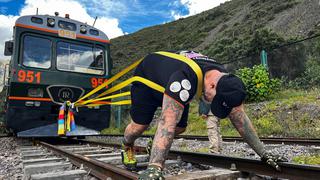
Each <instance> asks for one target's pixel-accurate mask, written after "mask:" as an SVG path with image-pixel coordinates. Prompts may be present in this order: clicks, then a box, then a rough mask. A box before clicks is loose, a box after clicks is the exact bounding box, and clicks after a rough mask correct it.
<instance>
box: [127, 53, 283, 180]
mask: <svg viewBox="0 0 320 180" xmlns="http://www.w3.org/2000/svg"><path fill="white" fill-rule="evenodd" d="M194 62H195V63H194ZM194 64H196V66H197V67H195V65H194ZM199 71H201V72H199ZM202 75H203V78H202ZM135 76H141V77H143V78H146V79H148V80H150V81H153V82H155V83H157V84H159V85H161V86H163V87H164V88H165V91H164V93H163V94H162V93H160V92H157V91H155V90H153V89H151V88H150V87H148V86H146V85H144V84H142V83H134V84H133V85H132V87H131V100H132V106H131V110H130V114H131V117H132V120H133V121H132V122H131V123H130V124H129V125H128V126H127V128H126V130H125V133H124V140H123V151H122V159H123V163H124V164H125V165H126V166H127V167H128V168H132V167H134V166H135V165H136V159H135V156H134V152H133V148H132V147H133V145H134V141H135V140H136V139H137V138H138V137H139V136H140V135H141V134H142V133H143V132H144V130H146V129H147V128H148V125H149V123H150V122H151V121H152V119H153V115H154V112H155V110H156V109H157V107H159V106H162V113H161V117H160V119H159V122H158V127H157V131H156V134H155V137H154V140H153V146H152V150H151V156H150V161H149V166H148V168H147V170H145V171H144V172H143V173H142V174H141V175H140V177H139V179H163V176H162V169H163V168H164V162H165V160H166V157H167V155H168V152H169V150H170V147H171V144H172V141H173V138H174V136H175V135H178V134H180V133H182V132H184V131H185V128H186V126H187V119H188V109H189V102H190V101H191V100H192V98H193V97H194V96H195V94H197V92H199V87H200V89H201V84H202V83H203V89H202V91H203V96H204V100H205V101H207V103H210V104H211V111H212V113H213V114H214V115H215V116H217V117H218V118H225V117H227V116H228V117H229V118H230V120H231V122H232V123H233V125H234V126H235V127H236V129H237V130H238V131H239V133H240V135H241V136H242V137H243V138H244V140H246V142H247V143H248V144H249V145H250V146H251V147H252V148H253V149H254V150H255V152H257V154H258V155H260V157H262V159H263V160H264V161H266V162H268V163H269V164H270V165H272V166H273V167H275V168H279V166H278V165H277V161H278V160H279V158H278V157H275V156H273V155H271V154H269V153H267V152H266V151H265V149H264V146H263V144H262V143H261V142H260V140H259V138H258V136H257V134H256V132H255V130H254V128H253V126H252V123H251V121H250V120H249V118H248V116H247V115H246V113H245V112H244V108H243V104H242V103H243V101H244V99H245V96H246V92H245V87H244V85H243V83H242V81H241V80H240V79H239V78H238V77H236V76H234V75H232V74H228V72H227V71H226V70H225V69H224V68H223V66H221V65H220V64H218V63H216V62H215V61H213V60H211V59H209V58H208V57H207V56H204V55H202V54H199V53H196V52H193V51H182V52H179V53H178V55H177V54H174V53H169V52H156V53H152V54H149V55H148V56H146V57H145V58H144V59H143V61H142V62H141V63H140V64H139V66H138V67H137V68H136V71H135ZM200 92H201V91H200Z"/></svg>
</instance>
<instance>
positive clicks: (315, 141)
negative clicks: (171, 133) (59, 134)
mask: <svg viewBox="0 0 320 180" xmlns="http://www.w3.org/2000/svg"><path fill="white" fill-rule="evenodd" d="M94 136H97V137H99V136H101V137H104V136H113V137H121V136H123V135H119V134H105V135H94ZM140 137H144V138H152V137H153V136H152V135H142V136H140ZM181 138H183V139H188V140H195V139H196V140H199V141H209V139H208V136H197V135H179V136H175V139H181ZM222 140H223V141H225V142H234V141H240V142H243V141H244V140H243V138H242V137H233V136H224V137H222ZM260 140H261V141H262V142H263V143H265V144H288V145H289V144H291V145H293V144H297V145H304V146H311V145H317V146H319V145H320V139H319V138H293V137H288V138H278V137H274V138H266V137H260Z"/></svg>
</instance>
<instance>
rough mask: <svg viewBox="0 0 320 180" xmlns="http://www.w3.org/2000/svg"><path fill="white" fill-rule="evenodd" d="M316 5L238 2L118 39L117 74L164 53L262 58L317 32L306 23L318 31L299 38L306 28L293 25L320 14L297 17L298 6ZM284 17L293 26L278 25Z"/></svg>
mask: <svg viewBox="0 0 320 180" xmlns="http://www.w3.org/2000/svg"><path fill="white" fill-rule="evenodd" d="M312 3H315V2H314V0H312V1H301V0H283V1H277V0H268V1H266V0H233V1H230V2H226V3H224V4H222V5H220V6H218V7H216V8H213V9H211V10H208V11H205V12H203V13H200V14H198V15H195V16H191V17H187V18H181V19H179V20H177V21H173V22H170V23H166V24H162V25H157V26H153V27H149V28H145V29H142V30H140V31H138V32H136V33H133V34H129V35H125V36H121V37H118V38H115V39H112V40H111V42H112V47H111V50H112V51H111V53H112V58H113V62H114V71H113V72H118V71H119V70H120V69H122V68H124V67H125V66H127V65H128V64H130V63H132V62H133V61H134V60H137V59H138V58H141V57H143V56H145V55H146V54H148V53H150V52H154V51H159V50H181V49H195V50H199V51H201V52H203V53H204V54H207V55H209V56H211V57H214V58H215V59H217V60H218V61H220V62H225V61H228V60H232V59H236V58H239V57H243V56H248V55H252V54H255V55H256V54H257V53H259V51H260V50H262V49H268V48H272V47H275V46H276V45H279V44H282V43H284V42H286V41H288V40H290V39H292V38H295V37H297V36H299V35H302V36H306V35H307V34H308V33H310V32H314V31H315V28H316V27H317V26H316V24H317V23H318V20H314V21H315V22H310V23H308V24H305V26H308V27H309V26H311V25H309V24H312V27H310V28H309V32H305V33H304V34H299V32H300V31H299V27H300V25H299V27H295V26H298V25H295V24H291V22H296V21H297V19H298V18H299V17H300V18H301V19H303V18H304V17H307V16H308V13H313V11H316V10H310V11H308V12H306V13H304V14H301V15H300V14H296V16H293V17H292V14H293V13H294V10H295V8H297V9H299V8H303V7H305V6H309V5H310V4H311V5H312ZM318 10H319V9H318ZM317 12H318V11H317ZM301 16H302V17H301ZM315 16H319V15H315ZM284 18H287V20H288V21H290V23H289V22H288V23H287V24H286V25H283V26H280V25H278V24H279V22H281V21H280V20H282V19H284ZM288 18H290V19H288ZM300 23H305V22H300ZM279 27H283V28H282V29H281V28H280V29H279ZM289 28H291V29H297V30H296V31H293V32H291V31H290V34H288V33H287V34H283V33H282V32H283V31H286V30H285V29H289ZM288 32H289V31H288ZM255 59H256V58H255ZM288 59H289V58H288ZM287 62H289V61H287ZM251 64H252V63H251Z"/></svg>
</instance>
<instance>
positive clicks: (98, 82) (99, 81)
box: [91, 78, 108, 88]
mask: <svg viewBox="0 0 320 180" xmlns="http://www.w3.org/2000/svg"><path fill="white" fill-rule="evenodd" d="M107 80H108V79H105V78H91V87H92V88H96V87H98V86H99V85H101V84H103V83H104V82H106V81H107ZM106 88H108V86H107V87H106Z"/></svg>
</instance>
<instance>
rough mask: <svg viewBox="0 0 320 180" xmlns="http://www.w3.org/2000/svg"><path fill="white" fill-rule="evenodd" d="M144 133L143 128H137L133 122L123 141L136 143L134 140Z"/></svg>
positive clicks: (127, 143) (129, 144) (127, 129)
mask: <svg viewBox="0 0 320 180" xmlns="http://www.w3.org/2000/svg"><path fill="white" fill-rule="evenodd" d="M142 133H143V130H142V131H141V129H136V128H134V127H133V125H132V124H129V125H128V126H127V128H126V130H125V133H124V139H123V143H124V144H125V145H128V146H132V145H134V141H135V140H136V139H137V138H138V137H139V136H140V135H141V134H142Z"/></svg>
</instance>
